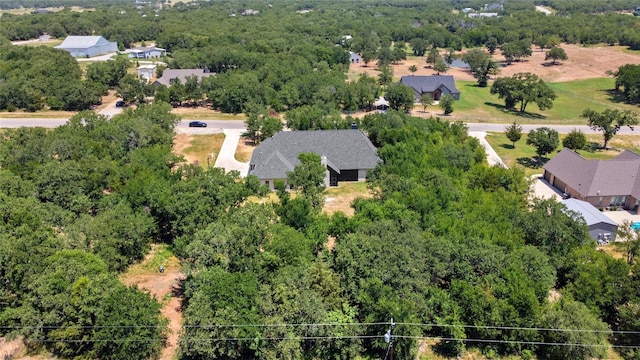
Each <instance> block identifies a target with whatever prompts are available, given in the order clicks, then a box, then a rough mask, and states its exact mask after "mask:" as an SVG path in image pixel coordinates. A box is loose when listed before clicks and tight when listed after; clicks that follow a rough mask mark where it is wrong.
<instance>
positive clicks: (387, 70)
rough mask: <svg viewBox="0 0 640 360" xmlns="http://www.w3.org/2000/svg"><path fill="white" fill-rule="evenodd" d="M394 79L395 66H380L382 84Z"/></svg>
mask: <svg viewBox="0 0 640 360" xmlns="http://www.w3.org/2000/svg"><path fill="white" fill-rule="evenodd" d="M392 80H393V68H392V67H390V66H389V65H383V66H381V67H380V75H379V80H378V81H379V83H380V85H381V86H387V85H389V83H391V81H392Z"/></svg>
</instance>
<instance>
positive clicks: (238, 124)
mask: <svg viewBox="0 0 640 360" xmlns="http://www.w3.org/2000/svg"><path fill="white" fill-rule="evenodd" d="M111 106H112V105H110V107H111ZM103 111H104V110H103ZM66 121H67V120H66V119H45V118H15V119H1V118H0V127H4V128H16V127H21V126H42V127H49V128H51V127H56V126H60V125H63V124H64V123H65V122H66ZM190 121H193V120H191V119H184V120H182V121H181V122H180V123H179V124H178V127H179V128H180V127H188V126H189V122H190ZM199 121H204V122H206V123H207V125H208V127H209V128H217V129H235V130H241V129H245V128H246V127H245V125H244V121H243V120H216V119H210V120H199ZM467 126H468V127H469V131H475V132H503V131H504V128H505V127H506V126H507V125H505V124H488V123H467ZM543 126H546V127H549V128H552V129H554V130H556V131H558V132H559V133H561V134H567V133H569V132H571V130H573V129H578V130H580V131H582V132H583V133H585V134H600V133H601V132H600V131H594V130H591V128H590V127H588V126H587V125H552V124H548V125H547V124H531V125H525V124H523V125H522V132H524V133H528V132H529V131H531V130H533V129H537V128H539V127H543ZM618 134H628V135H629V134H630V135H640V127H634V130H631V129H629V128H628V127H623V128H621V129H620V131H618Z"/></svg>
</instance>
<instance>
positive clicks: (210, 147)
mask: <svg viewBox="0 0 640 360" xmlns="http://www.w3.org/2000/svg"><path fill="white" fill-rule="evenodd" d="M223 142H224V134H210V135H194V136H193V140H191V143H190V145H189V147H187V148H185V149H184V150H183V153H185V154H190V155H193V156H194V157H195V158H196V160H197V161H198V163H199V164H200V165H201V166H204V164H207V157H208V156H209V155H211V154H213V157H212V158H209V159H208V161H209V164H210V165H211V166H213V164H215V162H216V159H217V158H218V153H220V148H221V147H222V143H223Z"/></svg>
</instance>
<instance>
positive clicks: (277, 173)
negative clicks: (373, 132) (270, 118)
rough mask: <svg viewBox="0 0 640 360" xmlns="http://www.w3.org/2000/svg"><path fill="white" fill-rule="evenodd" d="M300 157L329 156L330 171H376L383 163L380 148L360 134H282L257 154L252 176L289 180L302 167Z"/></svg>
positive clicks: (252, 158)
mask: <svg viewBox="0 0 640 360" xmlns="http://www.w3.org/2000/svg"><path fill="white" fill-rule="evenodd" d="M300 153H315V154H318V155H320V156H326V158H327V164H328V166H329V167H331V168H332V169H334V170H335V171H337V172H340V171H341V170H355V169H373V168H375V167H376V165H377V164H378V163H379V162H380V158H379V157H378V153H377V150H376V148H375V147H374V146H373V144H371V141H369V139H368V138H367V136H366V135H365V134H364V133H363V132H362V131H360V130H312V131H281V132H279V133H277V134H275V135H274V136H273V137H271V138H269V139H267V140H265V141H264V142H262V143H261V144H260V145H258V147H256V149H255V150H254V151H253V155H252V156H251V161H250V163H249V164H250V167H249V168H250V169H251V170H249V174H250V175H255V176H257V177H258V178H260V179H285V178H286V177H287V172H288V171H292V170H293V169H294V167H295V166H296V165H298V164H299V163H300V161H299V160H298V155H299V154H300Z"/></svg>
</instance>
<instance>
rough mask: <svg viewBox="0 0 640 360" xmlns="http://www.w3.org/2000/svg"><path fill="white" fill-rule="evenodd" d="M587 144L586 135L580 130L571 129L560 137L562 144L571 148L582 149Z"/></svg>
mask: <svg viewBox="0 0 640 360" xmlns="http://www.w3.org/2000/svg"><path fill="white" fill-rule="evenodd" d="M586 145H587V137H586V136H585V135H584V133H583V132H582V131H580V130H576V129H573V130H571V132H570V133H569V134H567V136H566V137H565V138H564V139H562V146H564V147H566V148H569V149H571V150H574V151H575V150H582V149H584V147H585V146H586Z"/></svg>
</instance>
